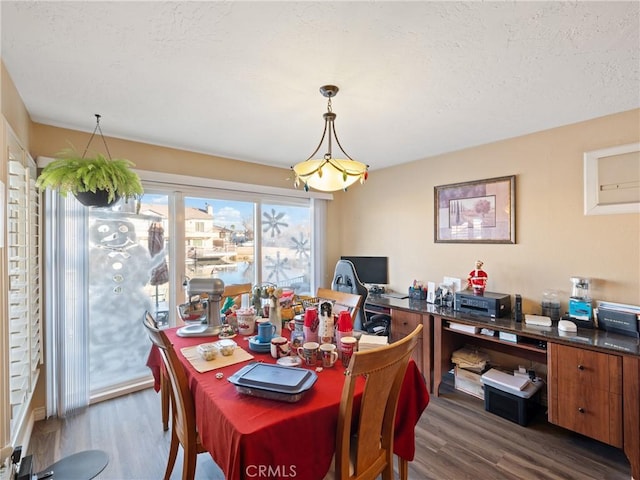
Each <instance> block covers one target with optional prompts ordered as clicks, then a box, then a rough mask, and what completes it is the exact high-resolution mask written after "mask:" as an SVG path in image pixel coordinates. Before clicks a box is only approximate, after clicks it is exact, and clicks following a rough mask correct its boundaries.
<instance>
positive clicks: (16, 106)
mask: <svg viewBox="0 0 640 480" xmlns="http://www.w3.org/2000/svg"><path fill="white" fill-rule="evenodd" d="M0 109H1V110H2V115H3V116H4V118H5V119H6V120H7V122H8V123H9V125H10V126H11V129H12V130H13V131H14V133H15V134H16V136H17V137H18V139H19V140H20V143H21V144H22V146H23V147H24V148H26V149H29V140H30V132H29V127H30V124H31V119H30V118H29V113H28V112H27V109H26V108H25V106H24V103H23V102H22V99H21V98H20V95H19V94H18V91H17V90H16V87H15V85H14V83H13V80H12V79H11V77H10V76H9V72H7V69H6V68H5V66H4V63H3V62H1V61H0Z"/></svg>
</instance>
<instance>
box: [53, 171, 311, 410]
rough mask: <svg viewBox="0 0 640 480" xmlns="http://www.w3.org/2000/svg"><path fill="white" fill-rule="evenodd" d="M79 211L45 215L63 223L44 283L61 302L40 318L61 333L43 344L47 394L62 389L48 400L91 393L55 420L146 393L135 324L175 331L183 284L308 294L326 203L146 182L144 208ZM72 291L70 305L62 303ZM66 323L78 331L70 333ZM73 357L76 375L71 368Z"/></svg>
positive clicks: (144, 349) (144, 344)
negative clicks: (211, 281)
mask: <svg viewBox="0 0 640 480" xmlns="http://www.w3.org/2000/svg"><path fill="white" fill-rule="evenodd" d="M50 203H51V205H54V204H56V202H50ZM77 205H79V204H78V202H77V201H75V199H73V198H69V199H67V201H66V202H59V203H58V204H57V207H56V209H49V210H48V212H47V221H48V222H52V224H56V225H58V226H57V228H56V229H53V231H56V230H57V231H59V232H63V231H67V230H68V232H67V234H62V235H60V234H57V235H54V234H51V235H50V236H49V238H48V239H47V242H48V243H49V244H50V245H51V248H48V249H47V254H48V255H49V256H50V257H51V258H52V263H51V265H56V268H53V269H52V270H51V271H52V272H53V273H52V274H51V275H52V276H54V277H55V282H54V281H52V282H51V285H53V284H54V283H55V284H56V285H58V288H56V289H52V290H51V291H49V292H47V295H54V296H57V297H59V298H57V300H56V304H57V305H58V306H59V307H58V308H55V309H51V312H50V313H49V315H48V317H49V318H48V319H47V324H48V325H50V328H48V331H49V332H58V333H57V334H55V335H54V334H53V333H52V334H51V335H52V336H51V337H50V338H49V339H48V344H49V345H50V348H51V351H52V355H53V356H54V357H55V356H56V355H57V359H54V360H51V362H50V364H51V365H52V369H51V370H52V371H51V373H50V378H51V382H49V385H51V388H52V389H60V391H59V392H50V395H54V397H53V398H61V397H59V396H58V395H62V396H64V395H65V392H64V390H65V389H66V388H67V387H69V388H72V389H73V390H75V391H74V392H72V393H73V395H76V394H77V393H78V392H77V387H75V385H85V384H87V385H88V390H89V391H88V392H87V393H85V394H82V392H81V394H80V395H76V396H77V398H78V399H79V400H77V401H76V400H73V401H70V402H69V401H62V400H61V401H58V402H57V404H58V405H61V406H62V407H61V408H62V412H60V411H58V413H59V414H62V415H64V410H65V408H66V407H65V406H66V405H71V407H70V408H71V409H75V408H77V407H78V405H79V406H82V402H83V399H84V398H90V399H91V401H99V400H101V399H105V398H110V397H112V396H115V395H117V394H120V393H126V392H128V391H131V390H134V389H137V388H140V387H141V386H144V385H146V384H148V382H149V378H150V377H149V370H148V368H147V367H146V359H147V355H148V352H149V340H148V338H147V335H146V332H145V331H144V328H143V326H142V322H141V319H142V317H143V315H144V312H145V311H146V310H148V311H150V312H152V313H153V314H154V316H155V317H156V319H157V320H158V321H159V322H160V323H161V325H166V326H172V325H175V323H176V313H175V312H176V305H177V304H179V303H182V302H184V301H185V291H184V284H185V281H186V280H188V279H189V278H210V277H218V278H221V279H222V280H223V281H224V282H225V284H227V285H229V284H236V283H251V284H254V285H255V284H262V283H271V284H275V285H278V286H281V287H288V288H290V289H292V290H294V291H295V292H296V293H299V294H313V292H314V291H315V287H316V282H315V281H314V279H313V275H314V273H315V274H318V272H314V270H313V268H312V261H311V259H313V258H314V252H315V250H316V249H315V245H317V244H318V240H317V239H316V238H317V237H316V236H314V232H317V231H318V230H321V229H318V227H314V225H315V223H314V222H315V220H317V218H318V217H319V216H321V215H319V214H318V212H319V211H323V209H324V204H323V203H322V202H316V203H314V201H312V200H311V199H308V198H306V199H305V198H288V197H279V196H277V195H273V194H271V195H260V194H256V193H251V192H231V193H230V192H229V191H226V190H217V189H215V188H211V189H205V188H201V187H199V188H195V187H188V186H185V185H167V184H154V183H148V182H147V183H145V194H144V196H143V197H142V198H141V199H140V201H139V202H134V201H130V202H129V203H125V202H124V201H121V202H119V203H118V204H117V205H116V206H115V207H113V208H109V209H94V208H84V207H81V206H77ZM70 221H72V223H69V222H70ZM315 254H316V255H317V253H315ZM316 260H317V258H316ZM65 292H66V293H65ZM70 292H72V294H73V298H74V300H73V302H71V303H69V302H68V301H66V299H68V298H70V297H65V296H64V295H65V294H66V295H68V294H69V293H70ZM70 317H73V318H74V319H76V320H75V322H76V323H75V324H73V325H75V326H67V324H66V323H65V319H68V318H70ZM80 332H82V335H80V334H79V333H80ZM71 338H73V341H70V340H71ZM72 350H73V351H72ZM68 358H74V359H75V360H74V361H73V364H74V365H76V367H74V368H72V369H71V368H68V367H69V365H70V364H69V363H68V361H67V360H66V359H68ZM78 367H80V368H78ZM69 375H70V376H69ZM58 380H59V381H58ZM84 401H86V400H84ZM50 411H51V409H50Z"/></svg>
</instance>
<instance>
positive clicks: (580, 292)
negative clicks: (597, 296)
mask: <svg viewBox="0 0 640 480" xmlns="http://www.w3.org/2000/svg"><path fill="white" fill-rule="evenodd" d="M571 284H572V285H571V297H572V298H579V299H582V300H589V299H591V293H590V284H591V280H590V279H588V278H584V277H571Z"/></svg>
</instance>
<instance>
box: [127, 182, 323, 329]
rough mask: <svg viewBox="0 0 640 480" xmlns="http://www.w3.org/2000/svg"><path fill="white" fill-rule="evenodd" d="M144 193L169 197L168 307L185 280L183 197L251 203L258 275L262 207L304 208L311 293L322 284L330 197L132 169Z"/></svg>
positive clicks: (171, 321) (172, 318)
mask: <svg viewBox="0 0 640 480" xmlns="http://www.w3.org/2000/svg"><path fill="white" fill-rule="evenodd" d="M135 171H136V173H137V174H138V175H139V176H140V180H141V181H142V184H143V186H144V188H145V190H146V191H148V193H150V194H153V193H157V194H166V195H168V196H169V205H168V207H169V208H168V209H169V218H170V219H172V220H171V221H170V224H171V225H172V228H170V231H171V235H172V236H173V239H172V240H173V241H171V242H169V245H170V247H169V256H170V258H171V259H172V260H171V262H172V263H173V265H175V266H176V267H175V268H171V266H170V267H169V272H170V282H171V285H172V288H171V289H170V290H169V299H168V300H169V305H177V301H178V295H179V294H181V293H182V287H181V286H182V284H183V282H184V280H185V278H184V273H183V271H182V270H183V269H182V268H178V267H177V266H178V265H184V264H185V251H184V250H185V249H184V248H183V245H184V237H185V231H184V198H185V197H205V198H206V197H210V198H216V199H221V200H230V201H243V202H253V203H254V231H255V235H256V238H255V239H254V242H255V245H256V249H257V250H256V263H255V271H256V272H261V270H262V262H261V257H262V254H261V238H260V236H261V233H262V232H261V228H259V226H258V225H257V223H258V219H259V215H260V211H261V207H262V204H265V203H266V204H272V203H276V204H280V205H291V206H308V207H309V208H310V213H311V228H312V232H313V233H312V235H311V271H310V277H311V286H310V290H311V291H312V292H314V291H316V289H317V288H318V287H319V286H321V285H322V279H323V278H324V277H325V268H324V265H325V258H326V238H325V235H324V232H325V230H326V228H325V226H326V211H327V206H326V203H327V201H328V200H332V199H333V195H332V194H329V193H322V192H304V191H299V190H292V189H285V188H279V187H270V186H265V185H254V184H245V183H240V182H229V181H225V180H216V179H207V178H201V177H191V176H188V175H177V174H169V173H161V172H151V171H147V170H135ZM169 324H170V325H175V324H176V314H175V312H174V309H173V308H170V316H169Z"/></svg>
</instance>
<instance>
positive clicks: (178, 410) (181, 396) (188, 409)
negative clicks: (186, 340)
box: [143, 312, 206, 480]
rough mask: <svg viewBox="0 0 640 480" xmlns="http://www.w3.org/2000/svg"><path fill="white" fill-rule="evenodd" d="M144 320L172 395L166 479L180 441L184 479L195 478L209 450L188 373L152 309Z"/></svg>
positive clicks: (169, 473)
mask: <svg viewBox="0 0 640 480" xmlns="http://www.w3.org/2000/svg"><path fill="white" fill-rule="evenodd" d="M143 323H144V326H145V328H146V329H147V333H148V335H149V339H150V340H151V342H152V343H153V344H154V345H155V346H156V347H157V348H158V349H159V350H160V355H161V357H162V361H163V363H164V367H165V372H166V377H167V384H168V386H169V387H170V388H168V390H169V398H170V399H171V445H170V447H169V459H168V461H167V468H166V470H165V473H164V480H169V477H170V476H171V472H172V471H173V467H174V465H175V462H176V457H177V455H178V447H179V446H180V445H182V449H183V451H184V462H183V465H182V479H183V480H193V478H194V476H195V473H196V457H197V455H198V454H199V453H205V452H206V450H205V449H204V447H203V446H202V444H201V443H200V437H199V435H198V431H197V429H196V416H195V407H194V403H193V396H192V395H191V390H190V389H189V381H188V379H187V374H186V372H185V371H184V368H183V367H182V364H181V363H180V360H179V359H178V356H177V354H176V351H175V349H174V348H173V345H172V344H171V342H170V341H169V339H168V338H167V336H166V334H165V333H164V332H163V331H162V330H160V329H159V328H158V326H157V324H156V322H155V319H154V318H153V316H152V315H151V314H150V313H149V312H146V313H145V315H144V319H143Z"/></svg>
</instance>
